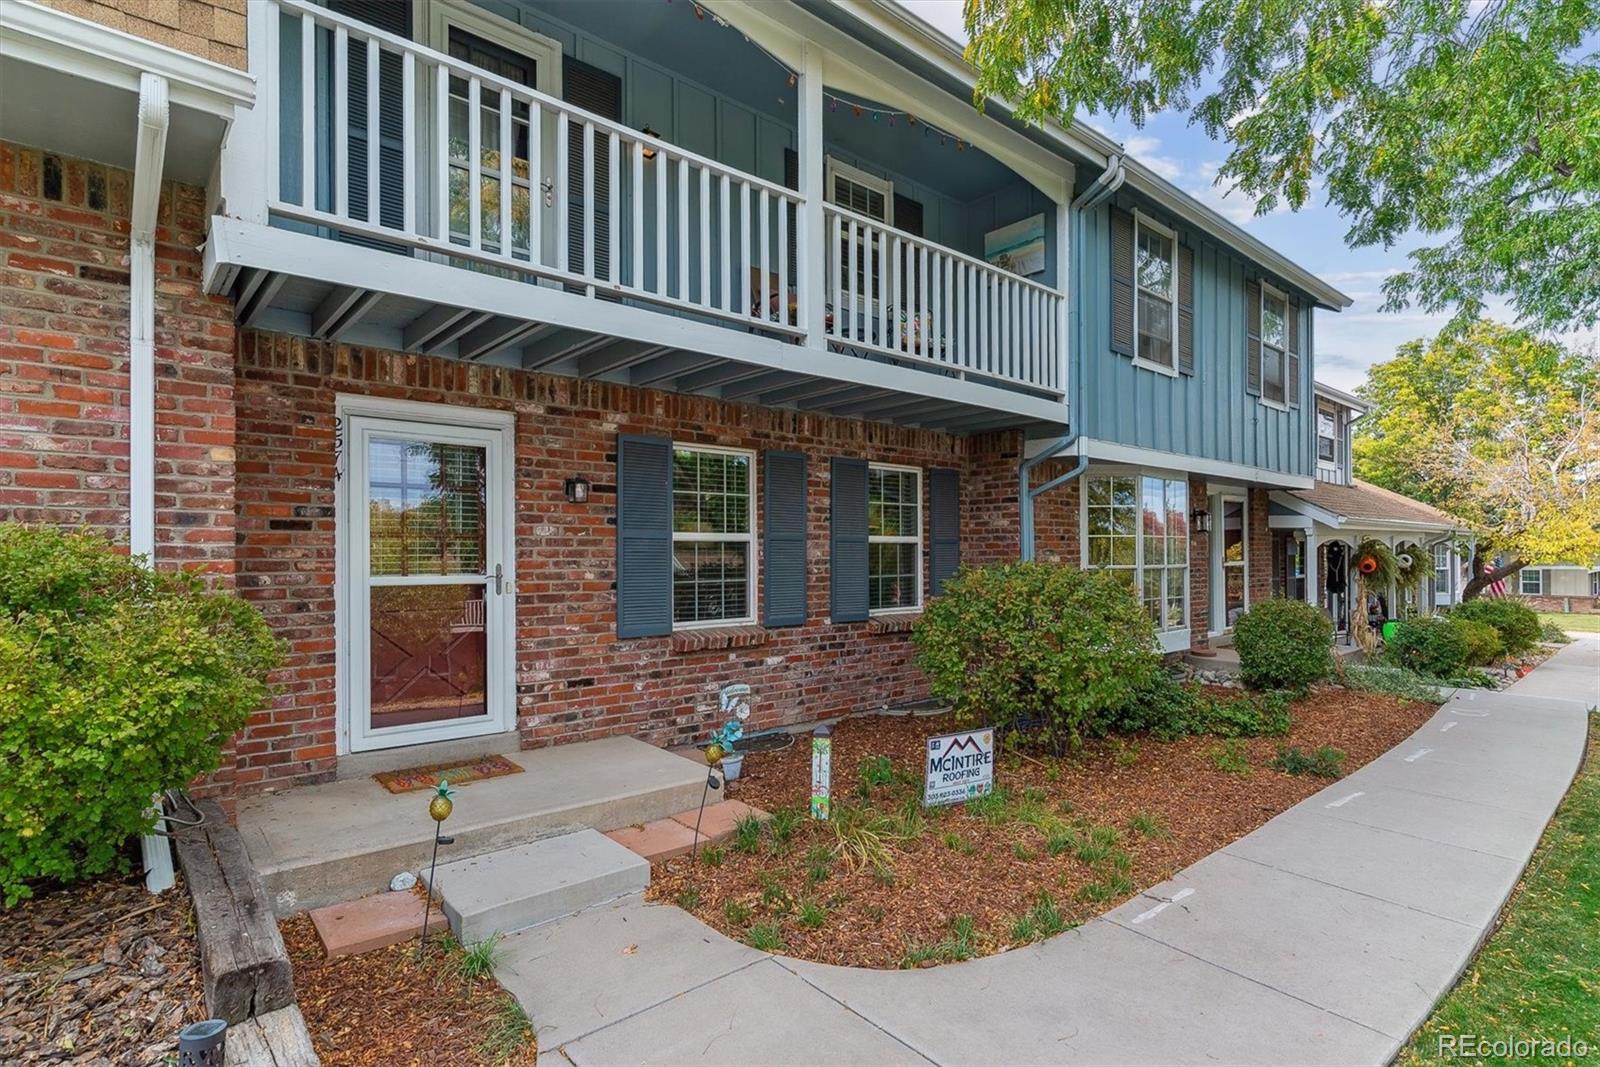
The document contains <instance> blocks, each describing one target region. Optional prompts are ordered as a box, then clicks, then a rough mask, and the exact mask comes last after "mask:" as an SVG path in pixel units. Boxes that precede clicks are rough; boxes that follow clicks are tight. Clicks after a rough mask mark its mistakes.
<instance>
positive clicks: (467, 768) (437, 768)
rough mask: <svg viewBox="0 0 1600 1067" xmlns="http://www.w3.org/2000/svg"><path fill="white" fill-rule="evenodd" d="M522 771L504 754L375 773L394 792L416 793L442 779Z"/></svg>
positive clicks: (465, 780) (457, 782) (455, 781)
mask: <svg viewBox="0 0 1600 1067" xmlns="http://www.w3.org/2000/svg"><path fill="white" fill-rule="evenodd" d="M521 773H522V768H521V767H519V766H517V765H516V764H515V763H512V762H511V761H510V760H508V759H506V758H505V757H504V756H479V757H478V758H476V759H464V760H456V761H455V762H454V763H430V764H428V765H427V766H426V767H407V768H405V769H404V770H399V771H381V772H379V773H378V774H374V775H373V776H372V777H373V780H374V781H376V782H377V783H378V784H379V785H381V786H383V787H384V788H385V789H387V790H388V791H389V792H391V793H414V792H416V791H417V790H418V789H432V788H433V787H435V786H437V785H438V784H439V782H440V780H441V779H443V780H444V781H446V782H449V783H450V784H451V785H466V784H467V783H469V782H477V781H481V780H482V779H484V778H499V777H501V776H502V775H506V774H521Z"/></svg>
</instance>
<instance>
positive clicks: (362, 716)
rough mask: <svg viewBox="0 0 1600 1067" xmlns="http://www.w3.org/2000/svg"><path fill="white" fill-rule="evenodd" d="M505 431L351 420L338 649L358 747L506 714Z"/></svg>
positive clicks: (498, 723) (469, 732)
mask: <svg viewBox="0 0 1600 1067" xmlns="http://www.w3.org/2000/svg"><path fill="white" fill-rule="evenodd" d="M508 436H509V430H508V429H501V428H496V427H489V426H457V425H450V424H449V423H447V422H439V423H433V422H424V421H413V420H409V419H404V418H387V417H382V416H377V415H351V416H349V417H348V419H347V420H346V426H345V448H346V449H347V453H346V454H347V456H348V464H347V468H348V469H347V470H346V471H345V472H344V475H343V477H342V479H341V481H342V484H343V489H344V493H345V496H344V499H343V504H344V506H343V508H342V516H343V521H344V523H345V528H344V530H343V531H342V533H343V537H342V539H341V541H342V556H343V559H342V561H341V562H342V563H343V566H342V567H341V575H342V581H343V585H344V588H343V590H342V593H343V596H344V604H345V619H346V620H347V623H346V627H345V639H344V640H342V641H341V642H340V652H341V655H342V657H343V658H344V663H343V667H344V671H343V674H344V679H345V696H346V709H347V712H346V726H347V731H348V732H347V737H348V739H349V748H350V750H352V751H362V750H364V749H374V748H387V747H391V746H395V745H411V744H418V743H421V742H425V741H441V740H447V739H451V738H458V737H470V736H474V735H478V734H486V733H494V732H499V731H502V730H509V729H511V728H512V726H513V725H514V722H515V720H514V719H513V717H512V715H513V702H512V696H513V690H512V684H511V679H512V665H511V662H510V660H511V641H510V636H511V625H512V617H513V616H512V611H511V604H512V599H513V598H512V596H511V589H510V584H509V579H510V575H509V562H510V555H509V549H510V546H511V536H510V534H511V531H510V522H511V514H512V508H511V501H510V500H508V499H507V498H506V497H507V491H506V489H505V488H504V486H505V485H506V484H508V483H507V481H506V469H505V464H506V462H507V455H508V451H509V449H508V446H507V443H506V438H507V437H508Z"/></svg>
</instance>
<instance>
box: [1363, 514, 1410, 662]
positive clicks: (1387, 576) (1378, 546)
mask: <svg viewBox="0 0 1600 1067" xmlns="http://www.w3.org/2000/svg"><path fill="white" fill-rule="evenodd" d="M1355 570H1356V610H1355V611H1353V612H1351V613H1350V636H1351V638H1352V639H1354V641H1355V643H1356V645H1357V647H1359V648H1360V649H1361V650H1362V651H1363V652H1371V651H1372V650H1373V649H1375V648H1377V647H1378V635H1377V634H1375V633H1373V631H1372V627H1371V626H1370V625H1368V623H1367V589H1368V588H1369V587H1376V588H1378V589H1384V588H1387V587H1388V586H1390V585H1392V584H1395V583H1396V582H1398V581H1399V580H1400V575H1401V572H1402V566H1401V563H1400V560H1399V559H1398V558H1397V557H1396V556H1395V554H1394V550H1393V549H1391V548H1390V547H1389V546H1388V545H1386V544H1384V543H1383V542H1382V541H1379V540H1378V539H1377V538H1374V537H1369V538H1367V539H1366V540H1365V541H1363V542H1361V543H1360V544H1359V545H1357V546H1356V551H1355Z"/></svg>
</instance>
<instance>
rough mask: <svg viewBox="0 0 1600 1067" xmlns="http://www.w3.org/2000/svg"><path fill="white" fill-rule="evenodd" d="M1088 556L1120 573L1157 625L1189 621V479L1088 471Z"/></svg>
mask: <svg viewBox="0 0 1600 1067" xmlns="http://www.w3.org/2000/svg"><path fill="white" fill-rule="evenodd" d="M1084 533H1085V545H1086V553H1087V562H1088V565H1089V566H1091V567H1099V568H1103V569H1106V570H1110V571H1112V572H1113V573H1115V574H1117V575H1118V576H1119V577H1121V578H1123V579H1124V580H1125V581H1126V582H1127V584H1128V587H1129V588H1130V589H1131V590H1133V592H1134V593H1135V595H1137V596H1138V597H1139V599H1140V601H1141V603H1143V604H1144V606H1145V610H1146V611H1148V612H1149V613H1150V617H1151V619H1153V620H1154V621H1155V624H1156V628H1157V629H1158V630H1183V629H1185V628H1186V627H1187V626H1188V618H1189V613H1188V604H1189V600H1188V594H1189V483H1188V482H1186V481H1184V480H1182V479H1179V478H1160V477H1154V476H1151V475H1143V476H1140V475H1100V476H1094V477H1090V478H1089V479H1088V484H1087V486H1086V487H1085V490H1084Z"/></svg>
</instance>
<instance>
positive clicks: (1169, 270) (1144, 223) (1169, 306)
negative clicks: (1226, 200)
mask: <svg viewBox="0 0 1600 1067" xmlns="http://www.w3.org/2000/svg"><path fill="white" fill-rule="evenodd" d="M1134 225H1135V230H1134V242H1133V280H1134V346H1135V347H1134V353H1133V355H1134V359H1135V360H1137V361H1138V362H1140V363H1145V364H1149V365H1150V366H1153V367H1157V368H1159V369H1161V370H1164V371H1167V372H1169V373H1171V372H1173V371H1174V369H1175V360H1174V353H1175V352H1176V346H1175V344H1174V337H1175V329H1176V326H1177V321H1178V309H1177V299H1178V284H1177V260H1176V255H1177V241H1175V240H1174V235H1173V233H1172V231H1171V230H1168V229H1166V228H1165V227H1163V226H1161V225H1159V224H1157V223H1153V222H1151V221H1150V220H1149V219H1147V218H1145V217H1144V216H1142V215H1140V216H1137V217H1136V220H1135V224H1134Z"/></svg>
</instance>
